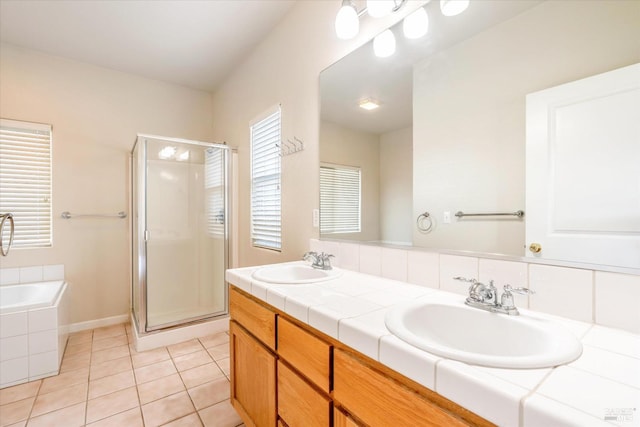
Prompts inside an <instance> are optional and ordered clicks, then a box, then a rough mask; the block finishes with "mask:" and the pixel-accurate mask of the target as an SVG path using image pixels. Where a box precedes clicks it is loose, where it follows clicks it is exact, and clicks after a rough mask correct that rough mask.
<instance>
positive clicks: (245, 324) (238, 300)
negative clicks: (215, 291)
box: [229, 289, 277, 427]
mask: <svg viewBox="0 0 640 427" xmlns="http://www.w3.org/2000/svg"><path fill="white" fill-rule="evenodd" d="M229 311H230V314H231V319H232V320H231V321H230V322H229V346H230V357H231V358H230V360H231V404H232V405H233V407H234V408H235V409H236V411H237V412H238V414H239V415H240V416H241V417H242V419H243V420H244V421H245V424H246V425H247V426H256V427H275V425H276V422H277V409H276V355H275V352H274V350H275V332H276V327H275V325H276V314H275V312H273V311H271V310H269V309H268V308H266V307H264V306H262V305H260V304H258V303H257V302H256V301H254V300H252V299H250V298H248V297H246V296H244V295H242V294H240V293H239V292H238V291H236V290H234V289H232V290H231V292H230V297H229Z"/></svg>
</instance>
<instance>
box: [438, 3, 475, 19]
mask: <svg viewBox="0 0 640 427" xmlns="http://www.w3.org/2000/svg"><path fill="white" fill-rule="evenodd" d="M468 7H469V0H440V11H442V14H443V15H444V16H456V15H458V14H460V13H462V12H464V11H465V10H467V8H468Z"/></svg>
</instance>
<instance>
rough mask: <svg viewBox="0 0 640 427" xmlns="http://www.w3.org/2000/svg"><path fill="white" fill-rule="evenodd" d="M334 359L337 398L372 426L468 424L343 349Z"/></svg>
mask: <svg viewBox="0 0 640 427" xmlns="http://www.w3.org/2000/svg"><path fill="white" fill-rule="evenodd" d="M333 363H334V365H333V369H334V370H333V398H334V399H335V401H336V402H339V403H340V405H341V406H344V407H345V408H346V409H347V410H348V411H349V412H350V413H352V414H353V415H354V416H356V417H358V419H360V420H362V421H363V422H365V423H367V424H368V425H370V426H372V427H375V426H415V425H420V426H425V427H426V426H434V427H436V426H448V427H453V426H466V425H468V424H467V423H465V422H464V421H462V420H460V419H458V418H457V417H455V416H453V415H452V414H450V413H448V412H446V411H444V410H443V409H442V408H440V407H438V406H436V405H434V404H432V403H430V402H428V401H427V400H426V399H424V398H422V397H421V396H420V395H418V394H417V393H415V392H414V391H412V390H410V389H409V388H407V387H405V386H403V385H401V384H399V383H397V382H396V381H394V380H392V379H391V378H388V377H387V376H385V375H383V374H381V373H380V372H378V371H376V370H375V369H372V368H371V367H369V366H367V365H365V364H364V363H362V362H360V360H358V359H356V358H354V357H353V356H351V355H350V354H348V353H346V352H344V351H342V350H335V351H334V358H333Z"/></svg>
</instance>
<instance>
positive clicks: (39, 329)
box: [0, 281, 69, 388]
mask: <svg viewBox="0 0 640 427" xmlns="http://www.w3.org/2000/svg"><path fill="white" fill-rule="evenodd" d="M19 286H21V285H14V286H13V287H19ZM39 286H48V287H51V286H56V287H57V286H62V288H61V289H62V290H61V291H60V294H59V295H58V296H57V299H56V300H55V301H54V302H53V305H52V306H49V307H42V308H26V309H21V310H20V311H13V312H9V313H3V314H0V388H4V387H8V386H11V385H15V384H20V383H24V382H27V381H33V380H36V379H39V378H44V377H48V376H51V375H56V374H57V373H58V370H59V367H60V363H61V361H62V354H63V352H64V348H65V346H66V343H67V337H68V324H69V318H68V313H69V297H68V290H67V289H66V288H65V285H64V282H63V281H57V282H45V283H43V284H42V285H39ZM4 289H5V290H6V289H8V288H4ZM34 292H37V291H35V290H34Z"/></svg>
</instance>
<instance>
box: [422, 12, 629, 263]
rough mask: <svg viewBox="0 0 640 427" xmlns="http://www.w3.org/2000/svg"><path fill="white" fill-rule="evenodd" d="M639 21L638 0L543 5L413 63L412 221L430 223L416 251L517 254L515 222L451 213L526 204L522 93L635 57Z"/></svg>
mask: <svg viewBox="0 0 640 427" xmlns="http://www.w3.org/2000/svg"><path fill="white" fill-rule="evenodd" d="M639 15H640V3H638V2H628V1H581V2H571V1H549V2H545V3H542V4H540V5H539V6H536V7H534V8H532V9H530V10H528V11H526V12H524V13H523V14H521V15H519V16H516V17H515V18H513V19H511V20H509V21H506V22H504V23H502V24H499V25H497V26H495V27H493V28H490V29H489V30H487V31H485V32H483V33H480V34H479V35H477V36H475V37H472V38H470V39H468V40H466V41H464V42H462V43H459V44H458V45H456V46H453V47H451V48H449V49H447V50H445V51H442V52H440V53H438V54H436V55H433V56H431V57H429V58H428V59H426V60H424V61H423V62H421V63H419V64H418V65H416V67H415V70H414V125H415V127H414V165H413V166H414V167H413V168H414V171H415V173H414V179H413V184H414V185H413V198H414V205H413V218H416V217H417V215H419V214H420V213H422V212H424V211H429V212H430V213H431V214H432V215H433V216H435V218H436V220H437V225H436V227H435V228H434V230H433V231H432V232H431V233H430V234H420V233H418V232H417V231H414V233H413V239H414V244H415V245H417V246H425V247H431V248H446V249H467V250H473V251H479V252H497V253H507V254H517V255H520V256H522V255H523V254H524V249H523V246H524V243H525V242H524V222H523V221H517V220H515V221H514V220H466V219H465V220H463V221H460V222H458V221H457V220H456V218H455V217H453V214H454V213H455V212H456V211H458V210H462V211H466V212H470V211H476V212H490V211H515V210H518V209H524V208H525V206H524V203H525V199H524V192H525V187H524V177H525V164H524V159H525V156H524V149H525V95H526V94H527V93H530V92H534V91H538V90H541V89H544V88H547V87H551V86H555V85H558V84H561V83H565V82H569V81H572V80H576V79H580V78H584V77H588V76H591V75H594V74H598V73H602V72H605V71H608V70H612V69H615V68H619V67H622V66H625V65H629V64H632V63H635V62H638V61H640V45H639V43H638V40H640V25H638V16H639ZM444 211H450V212H451V215H452V223H451V224H443V223H442V216H443V212H444ZM525 217H526V216H525Z"/></svg>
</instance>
